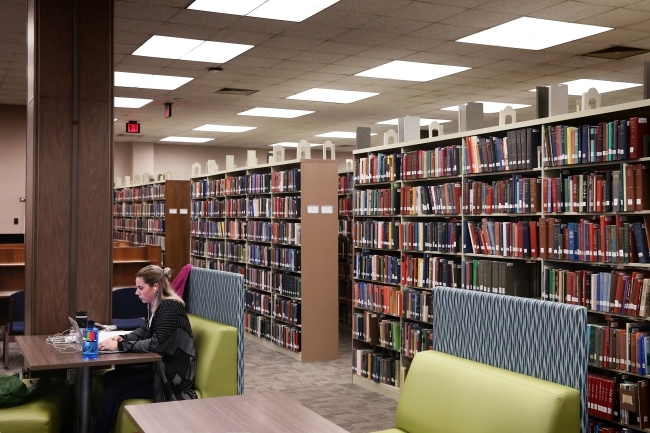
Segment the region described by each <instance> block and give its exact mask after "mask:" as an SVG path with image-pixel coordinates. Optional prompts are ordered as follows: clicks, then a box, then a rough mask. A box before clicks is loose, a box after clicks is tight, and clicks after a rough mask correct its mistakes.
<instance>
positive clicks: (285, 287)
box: [246, 268, 301, 298]
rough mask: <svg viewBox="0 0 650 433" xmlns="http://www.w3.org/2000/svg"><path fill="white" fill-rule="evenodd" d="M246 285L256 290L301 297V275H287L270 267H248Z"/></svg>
mask: <svg viewBox="0 0 650 433" xmlns="http://www.w3.org/2000/svg"><path fill="white" fill-rule="evenodd" d="M246 285H247V286H248V287H250V288H253V289H256V290H263V291H265V292H269V293H270V292H274V293H277V294H279V295H281V296H286V297H290V298H300V294H301V284H300V277H298V276H295V275H286V274H281V273H278V272H274V271H271V270H269V269H260V268H248V269H247V270H246Z"/></svg>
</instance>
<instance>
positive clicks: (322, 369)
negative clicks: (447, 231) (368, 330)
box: [4, 333, 397, 433]
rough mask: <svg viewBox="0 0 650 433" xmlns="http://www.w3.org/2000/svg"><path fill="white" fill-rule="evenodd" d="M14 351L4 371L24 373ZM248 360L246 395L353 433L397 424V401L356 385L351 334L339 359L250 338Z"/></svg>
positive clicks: (341, 346)
mask: <svg viewBox="0 0 650 433" xmlns="http://www.w3.org/2000/svg"><path fill="white" fill-rule="evenodd" d="M9 353H10V359H9V361H10V363H9V370H5V371H4V372H5V373H15V372H20V369H21V367H22V355H21V354H20V351H19V350H18V347H17V346H16V344H15V343H12V344H11V345H10V352H9ZM244 356H245V366H244V369H245V370H244V378H245V385H244V392H245V393H250V392H263V391H281V392H283V393H284V394H286V395H288V396H289V397H291V398H293V399H294V400H296V401H298V402H299V403H301V404H302V405H304V406H306V407H307V408H309V409H311V410H313V411H314V412H316V413H318V414H319V415H321V416H323V417H325V418H327V419H329V420H330V421H332V422H333V423H335V424H337V425H339V426H341V427H343V428H344V429H346V430H347V431H349V432H350V433H368V432H374V431H377V430H385V429H389V428H392V427H393V426H394V419H395V408H396V407H397V402H396V401H395V400H393V399H391V398H388V397H385V396H383V395H381V394H377V393H374V392H372V391H368V390H366V389H365V388H361V387H359V386H357V385H353V384H352V375H351V373H350V366H351V365H352V359H351V358H352V351H351V344H350V334H349V333H341V334H340V338H339V359H338V360H336V361H327V362H310V363H301V362H298V361H295V360H294V359H292V358H289V357H288V356H285V355H282V354H280V353H277V352H274V351H272V350H269V349H267V348H265V347H263V346H262V345H260V344H257V343H255V342H254V341H251V340H248V339H247V340H246V342H245V355H244ZM306 433H307V432H306Z"/></svg>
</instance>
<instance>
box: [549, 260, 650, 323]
mask: <svg viewBox="0 0 650 433" xmlns="http://www.w3.org/2000/svg"><path fill="white" fill-rule="evenodd" d="M649 292H650V278H646V274H645V273H643V272H638V271H637V272H621V271H612V272H598V271H596V270H566V269H557V268H551V267H546V268H545V269H544V287H543V289H542V299H545V300H549V301H553V302H564V303H566V304H573V305H581V306H584V307H587V309H589V310H594V311H602V312H606V313H614V314H624V315H627V316H636V317H650V293H649Z"/></svg>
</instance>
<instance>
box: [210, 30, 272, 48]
mask: <svg viewBox="0 0 650 433" xmlns="http://www.w3.org/2000/svg"><path fill="white" fill-rule="evenodd" d="M272 37H273V35H271V34H268V33H256V32H252V31H250V32H245V31H239V30H232V29H223V30H219V31H218V32H217V33H216V34H214V35H212V36H211V37H209V38H207V40H209V41H215V42H229V43H231V44H246V45H259V44H261V43H262V42H264V41H267V40H269V39H271V38H272Z"/></svg>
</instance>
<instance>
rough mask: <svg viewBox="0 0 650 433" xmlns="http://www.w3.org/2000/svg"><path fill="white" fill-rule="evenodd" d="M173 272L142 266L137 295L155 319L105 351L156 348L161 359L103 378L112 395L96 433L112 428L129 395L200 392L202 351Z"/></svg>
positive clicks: (172, 396)
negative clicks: (197, 346)
mask: <svg viewBox="0 0 650 433" xmlns="http://www.w3.org/2000/svg"><path fill="white" fill-rule="evenodd" d="M170 274H171V271H170V269H169V268H165V269H164V270H163V269H162V268H161V267H159V266H155V265H150V266H146V267H144V268H142V269H140V271H138V273H137V275H136V278H135V284H136V291H135V294H136V295H137V296H138V297H139V298H140V300H141V301H142V302H144V303H146V304H149V306H150V311H151V317H150V318H149V322H148V323H145V324H144V325H142V326H141V327H140V328H138V329H136V330H135V331H133V332H131V333H129V334H126V335H122V336H116V337H113V338H111V339H108V340H105V341H103V342H101V343H100V345H99V350H119V351H120V352H129V351H131V352H155V353H158V354H160V355H161V356H162V361H159V362H156V363H153V364H151V363H147V364H138V365H135V366H133V365H131V366H124V367H120V366H119V365H118V366H117V367H116V368H115V369H113V370H110V371H108V372H107V373H106V374H104V376H103V377H102V382H103V384H104V387H105V388H106V397H105V398H104V402H103V405H102V409H101V412H100V415H99V417H98V418H97V422H96V424H95V433H105V432H109V431H110V430H111V429H112V428H113V425H114V423H115V420H116V418H117V412H118V410H119V408H120V406H121V404H122V402H124V400H128V399H133V398H148V399H153V400H154V402H161V401H174V400H190V399H195V398H197V396H196V393H195V392H194V389H193V385H194V373H195V370H196V351H195V349H194V341H193V339H192V328H191V326H190V321H189V319H188V318H187V313H186V312H185V302H183V300H182V299H181V298H180V297H179V296H178V295H177V294H176V293H174V291H173V290H172V288H171V285H170V284H169V280H168V278H169V277H170Z"/></svg>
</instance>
